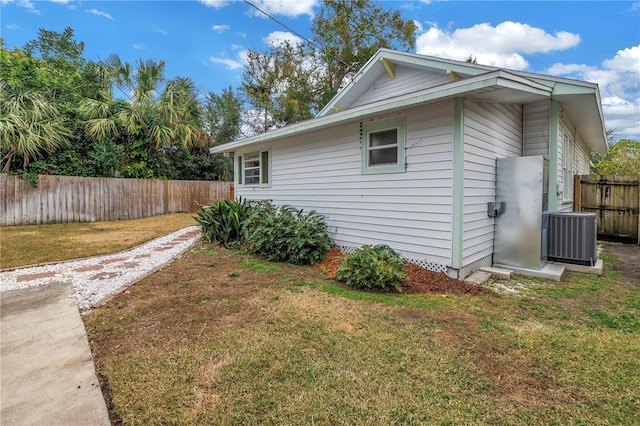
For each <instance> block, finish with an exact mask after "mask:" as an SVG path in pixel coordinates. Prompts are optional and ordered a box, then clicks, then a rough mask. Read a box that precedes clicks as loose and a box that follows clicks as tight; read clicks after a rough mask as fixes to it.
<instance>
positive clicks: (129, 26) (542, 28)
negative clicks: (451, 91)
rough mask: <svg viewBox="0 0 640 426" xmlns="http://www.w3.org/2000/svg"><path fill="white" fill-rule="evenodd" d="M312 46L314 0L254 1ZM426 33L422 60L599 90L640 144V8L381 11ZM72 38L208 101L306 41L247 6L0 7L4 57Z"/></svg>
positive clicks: (420, 4) (624, 4) (404, 6)
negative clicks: (155, 68) (271, 54)
mask: <svg viewBox="0 0 640 426" xmlns="http://www.w3.org/2000/svg"><path fill="white" fill-rule="evenodd" d="M251 2H252V3H254V4H255V5H256V6H258V7H259V8H261V9H262V10H264V11H266V12H267V13H269V14H270V15H272V16H273V17H275V18H276V19H278V20H280V21H282V22H283V23H284V24H286V25H287V26H288V27H290V28H292V29H293V30H295V31H296V32H297V33H299V34H301V35H302V36H303V37H309V36H310V35H311V34H310V30H311V20H312V18H313V14H314V13H315V12H317V11H318V10H319V7H320V6H319V1H318V0H251ZM382 4H383V5H384V6H385V7H386V8H392V9H396V10H399V11H401V12H402V14H403V16H404V17H405V18H407V19H412V20H414V21H416V23H417V25H418V32H417V34H416V36H417V43H416V49H415V50H414V52H417V53H421V54H427V55H433V56H441V57H447V58H452V59H460V60H464V58H466V57H468V56H469V55H474V56H476V58H477V60H478V62H479V63H483V64H487V65H495V66H500V67H504V68H510V69H518V70H526V71H530V72H537V73H544V74H551V75H556V76H562V77H568V78H577V79H581V80H588V81H593V82H596V83H598V84H599V86H600V90H601V96H602V103H603V110H604V114H605V122H606V127H607V128H610V129H616V134H617V136H618V137H631V138H634V139H640V2H639V1H635V2H632V1H584V2H583V1H567V2H561V1H533V2H529V1H493V2H490V1H419V0H397V1H383V2H382ZM67 26H69V27H72V28H73V29H74V31H75V38H76V40H79V41H84V42H85V43H86V50H85V57H87V58H88V59H91V60H99V59H100V58H106V57H107V56H108V55H109V54H111V53H118V54H119V55H120V57H121V58H122V59H123V60H126V61H135V60H137V59H138V58H144V59H148V58H153V59H163V60H165V61H166V63H167V75H168V77H175V76H186V77H190V78H192V79H193V80H194V82H195V83H196V85H197V86H198V87H199V89H200V92H201V93H203V94H205V93H207V92H209V91H213V92H216V93H220V92H221V91H222V89H223V88H225V87H229V86H232V87H234V88H235V87H237V86H238V85H239V84H240V82H241V79H242V66H243V61H244V58H245V54H246V50H247V49H255V50H263V49H266V48H267V47H268V43H273V42H277V41H278V40H282V39H288V40H291V41H293V42H296V41H297V40H299V39H298V38H297V37H296V36H294V35H293V34H291V33H290V32H289V31H288V30H287V29H286V28H284V27H282V26H281V25H279V24H278V23H276V22H274V21H273V20H271V19H268V18H266V17H265V16H263V15H261V14H259V13H258V12H257V11H256V10H255V9H253V8H252V7H250V6H249V5H247V4H246V3H244V2H242V1H234V0H200V1H196V0H184V1H151V0H140V1H75V0H51V1H48V0H0V36H1V37H2V38H3V40H4V42H5V48H9V49H12V48H14V47H17V48H21V47H23V46H24V44H25V43H26V42H28V41H29V40H32V39H35V38H36V37H37V34H38V29H39V28H45V29H48V30H55V31H62V30H63V29H64V28H65V27H67Z"/></svg>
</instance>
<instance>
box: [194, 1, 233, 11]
mask: <svg viewBox="0 0 640 426" xmlns="http://www.w3.org/2000/svg"><path fill="white" fill-rule="evenodd" d="M200 3H202V4H204V5H205V6H207V7H213V8H214V9H222V8H223V7H225V6H227V5H228V4H229V3H231V1H229V0H200Z"/></svg>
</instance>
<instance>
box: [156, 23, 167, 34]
mask: <svg viewBox="0 0 640 426" xmlns="http://www.w3.org/2000/svg"><path fill="white" fill-rule="evenodd" d="M153 32H154V33H158V34H162V35H163V36H166V35H169V32H167V30H165V29H164V28H162V27H159V26H157V25H156V26H155V27H153Z"/></svg>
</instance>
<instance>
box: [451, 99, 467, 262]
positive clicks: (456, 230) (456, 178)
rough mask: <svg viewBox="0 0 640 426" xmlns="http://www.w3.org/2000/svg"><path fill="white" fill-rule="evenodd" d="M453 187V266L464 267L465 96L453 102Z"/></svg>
mask: <svg viewBox="0 0 640 426" xmlns="http://www.w3.org/2000/svg"><path fill="white" fill-rule="evenodd" d="M453 105H454V106H453V188H452V195H453V197H452V198H453V199H452V214H451V220H452V229H451V267H452V268H454V269H460V268H462V245H463V244H462V243H463V238H462V231H463V219H464V218H463V210H464V98H456V99H455V100H454V104H453Z"/></svg>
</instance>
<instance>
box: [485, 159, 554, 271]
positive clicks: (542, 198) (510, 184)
mask: <svg viewBox="0 0 640 426" xmlns="http://www.w3.org/2000/svg"><path fill="white" fill-rule="evenodd" d="M548 200H549V160H547V159H546V158H544V157H543V156H541V155H540V156H529V157H514V158H499V159H497V163H496V203H495V205H494V206H491V205H490V207H489V210H491V207H493V214H492V213H491V212H489V215H490V216H491V215H493V216H495V218H496V219H495V239H494V254H493V263H495V264H498V265H504V266H514V267H520V268H529V269H540V268H542V267H543V266H544V265H545V264H546V263H547V247H548V242H547V241H548V216H547V213H548ZM490 204H491V203H490Z"/></svg>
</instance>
